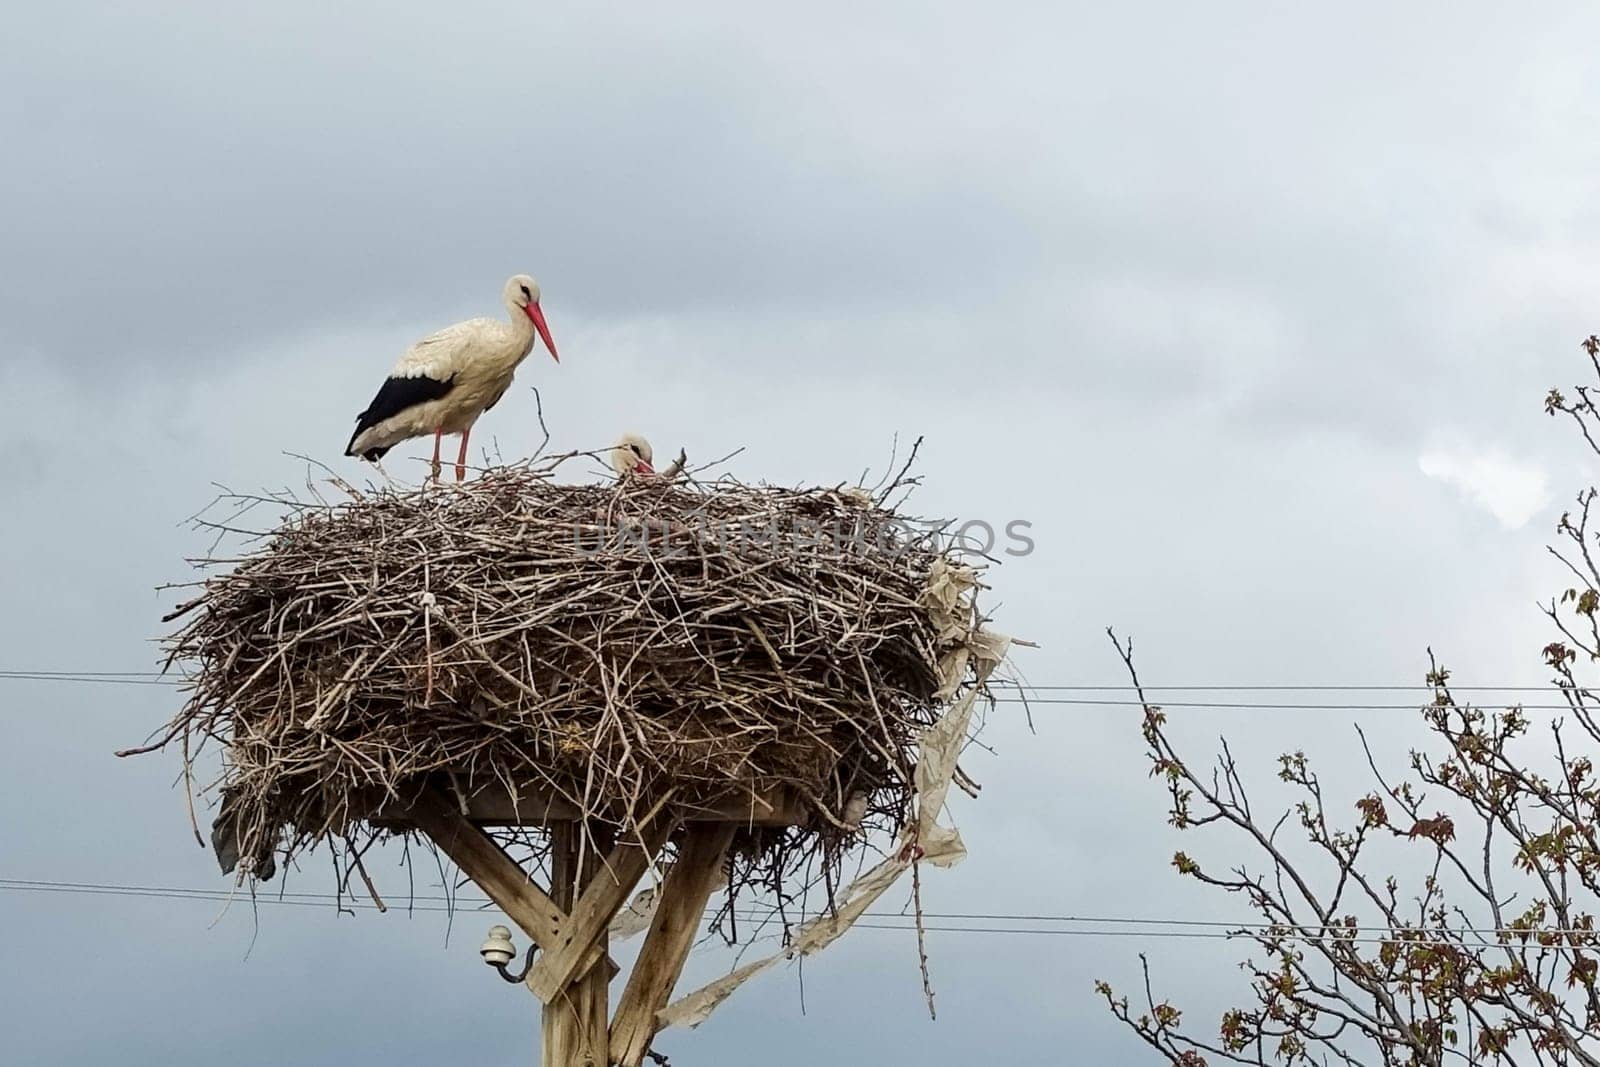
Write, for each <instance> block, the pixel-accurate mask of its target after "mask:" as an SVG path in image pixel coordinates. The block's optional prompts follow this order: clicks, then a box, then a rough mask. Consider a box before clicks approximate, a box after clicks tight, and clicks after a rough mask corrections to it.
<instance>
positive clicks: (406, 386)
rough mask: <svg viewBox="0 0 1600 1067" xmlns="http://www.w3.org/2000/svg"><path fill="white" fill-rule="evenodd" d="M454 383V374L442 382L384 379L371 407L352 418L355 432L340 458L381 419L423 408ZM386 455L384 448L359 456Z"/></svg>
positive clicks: (419, 377)
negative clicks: (422, 406)
mask: <svg viewBox="0 0 1600 1067" xmlns="http://www.w3.org/2000/svg"><path fill="white" fill-rule="evenodd" d="M455 381H456V376H455V375H454V374H452V375H451V376H450V377H448V378H446V379H445V380H444V381H440V380H439V379H437V378H429V377H427V376H426V375H420V374H419V375H417V376H416V377H413V378H386V379H384V382H383V387H382V388H381V389H379V390H378V395H377V396H375V397H373V398H372V403H370V404H368V405H367V410H365V411H363V412H362V413H361V414H359V415H357V416H356V430H355V433H353V434H351V435H350V443H349V444H347V445H345V446H344V454H345V455H347V456H353V455H355V451H354V449H355V445H356V438H358V437H360V436H361V435H362V434H363V433H365V432H366V431H367V430H369V429H371V428H372V427H374V426H376V425H378V423H380V422H382V421H383V420H384V419H388V418H393V417H394V416H396V415H398V414H400V413H401V412H402V411H404V410H406V409H407V408H410V407H415V406H416V405H418V404H425V403H427V402H428V401H429V400H438V399H439V398H440V397H442V396H444V395H445V394H446V393H448V392H450V390H451V389H453V388H455ZM387 451H389V450H388V449H387V448H370V449H368V450H367V451H366V452H364V453H363V454H362V458H364V459H369V460H377V459H380V458H382V456H383V454H384V453H385V452H387Z"/></svg>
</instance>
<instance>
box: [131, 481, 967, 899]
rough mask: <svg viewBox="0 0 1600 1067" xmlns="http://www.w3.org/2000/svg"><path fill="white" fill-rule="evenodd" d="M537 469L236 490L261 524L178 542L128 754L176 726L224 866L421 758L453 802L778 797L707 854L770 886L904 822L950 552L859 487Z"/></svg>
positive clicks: (616, 803) (594, 814)
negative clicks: (208, 542) (778, 820)
mask: <svg viewBox="0 0 1600 1067" xmlns="http://www.w3.org/2000/svg"><path fill="white" fill-rule="evenodd" d="M563 458H570V457H563ZM558 465H559V461H545V462H543V463H538V464H522V465H517V466H510V467H499V468H493V469H490V470H489V471H487V472H485V473H484V474H483V475H482V476H480V477H478V478H476V479H474V480H472V481H469V482H467V483H465V484H462V485H454V486H441V487H428V488H424V489H395V488H382V489H377V490H371V491H365V492H362V491H357V490H354V489H350V488H349V487H347V486H342V485H341V486H340V488H341V489H342V490H343V491H344V493H345V497H344V498H341V499H339V500H336V501H329V500H327V499H324V498H322V497H320V496H318V495H317V494H315V493H314V494H312V496H313V497H315V499H312V500H310V501H307V500H305V499H299V498H272V499H270V500H264V501H263V502H266V503H270V504H275V505H278V506H279V507H280V508H281V509H282V510H280V512H279V517H278V518H276V519H275V520H274V528H273V529H271V530H268V531H262V532H260V533H257V534H255V535H254V537H255V540H254V541H253V542H252V543H251V544H249V545H248V546H247V548H246V550H244V551H241V552H238V553H235V554H233V555H232V556H231V558H219V557H218V554H217V553H216V552H215V551H213V554H212V557H211V558H207V559H204V560H201V561H199V562H198V565H199V566H200V567H201V568H202V569H203V570H204V572H205V573H204V574H203V576H202V577H200V578H199V579H198V580H197V581H196V582H194V583H191V586H190V588H191V589H192V590H193V594H194V595H192V597H191V598H190V599H188V600H187V602H185V603H183V604H181V605H179V606H178V607H177V609H176V610H175V611H173V612H172V613H171V614H170V615H169V616H168V620H169V621H170V620H182V621H181V622H180V624H179V628H178V629H177V630H176V632H174V633H172V634H171V636H170V637H169V638H168V639H167V644H166V651H167V653H168V664H169V666H173V665H176V666H177V667H178V668H179V669H180V670H181V671H182V672H183V674H184V676H185V686H186V691H187V700H186V703H185V704H184V706H183V707H182V709H181V710H180V711H179V712H178V714H177V716H176V717H175V719H174V720H173V721H172V722H171V723H170V724H169V726H168V727H167V729H165V730H164V731H162V733H161V736H160V738H159V740H157V742H156V743H155V744H153V745H150V746H146V747H145V748H144V749H140V750H138V751H149V750H152V749H155V748H158V747H162V746H164V745H167V744H173V743H181V745H182V749H183V755H184V767H185V774H186V781H187V782H188V783H189V784H190V785H191V789H192V791H193V792H194V793H198V794H200V795H202V796H207V795H209V796H210V797H212V798H213V799H214V800H216V801H217V804H218V811H219V814H218V816H217V822H216V825H215V829H214V831H213V835H212V837H213V841H214V842H216V843H217V844H218V846H219V849H222V848H224V847H225V848H226V849H228V850H230V851H233V852H236V854H237V859H238V867H239V869H240V871H241V872H242V873H243V874H245V875H253V876H255V877H258V878H265V877H270V876H271V874H272V871H273V870H274V868H275V867H277V866H279V865H282V864H284V863H286V862H291V861H294V860H296V859H297V858H298V857H299V856H301V855H302V854H303V853H305V852H306V851H307V850H309V849H311V848H313V847H315V846H316V845H318V844H319V843H323V842H331V843H333V844H334V845H335V853H336V856H337V855H343V856H344V857H345V860H344V861H343V862H344V870H346V871H347V870H348V867H349V861H350V860H354V861H355V862H356V863H357V864H359V857H360V853H361V851H363V850H364V849H365V847H366V846H367V845H369V844H370V843H371V842H372V841H373V840H376V839H379V838H381V837H383V836H384V835H385V834H388V833H394V832H404V829H405V827H404V826H403V825H401V826H400V827H398V828H396V826H394V825H393V824H386V823H385V822H384V821H383V819H382V818H381V814H382V813H383V812H384V811H386V810H393V809H394V807H395V806H396V805H399V806H403V805H405V804H407V803H412V802H415V801H416V800H417V798H418V797H419V796H420V795H421V794H422V793H423V791H425V790H434V791H437V790H438V789H439V787H440V784H441V783H445V786H446V788H445V792H446V793H447V794H448V793H453V794H454V795H455V797H456V798H457V799H458V800H459V801H460V802H461V803H462V804H463V806H464V807H465V805H466V804H467V802H468V801H469V800H470V798H471V797H473V796H474V795H475V794H477V793H480V792H483V791H486V790H498V791H501V792H502V793H509V794H510V795H512V796H534V795H537V796H543V797H545V798H550V797H554V798H558V799H559V801H560V802H561V803H563V804H565V805H570V806H571V808H576V809H577V810H578V811H579V812H581V814H582V820H581V822H582V825H583V826H585V827H586V828H587V830H588V832H590V833H593V834H595V835H596V836H597V837H598V836H600V835H605V836H608V837H612V838H618V837H620V836H621V835H629V834H634V833H637V832H638V828H639V827H640V825H641V820H647V819H649V818H651V817H653V816H654V814H655V813H657V812H659V811H660V810H661V809H662V806H663V805H669V806H671V807H672V808H675V809H676V813H677V815H678V817H679V818H681V819H686V820H687V819H693V818H694V817H695V816H696V814H697V813H701V814H702V817H704V813H705V812H710V811H713V810H723V811H725V810H727V808H728V806H729V805H730V804H735V805H737V804H739V803H741V802H743V800H744V798H749V803H750V805H751V810H752V811H755V810H756V805H757V804H760V803H765V802H766V800H767V798H771V797H773V796H777V795H782V796H785V797H788V798H790V799H791V801H792V803H793V805H794V810H795V811H797V812H798V813H799V815H798V817H797V818H795V819H793V820H789V824H788V825H779V826H760V825H754V824H752V825H750V826H748V827H745V828H743V829H741V830H740V832H739V836H738V837H737V838H736V841H735V845H734V851H733V858H732V859H731V860H730V870H729V872H728V873H729V884H730V888H737V887H738V886H740V885H751V886H755V887H758V888H760V889H762V890H766V891H773V892H776V894H777V895H778V897H779V899H780V901H782V900H786V899H792V898H793V893H794V887H793V886H792V883H791V882H790V881H789V880H790V879H791V878H792V877H793V876H794V875H796V874H797V873H799V874H801V875H802V877H803V879H804V883H805V885H806V886H810V885H815V884H817V883H818V882H822V881H825V882H826V884H827V885H828V886H829V887H830V889H831V888H832V887H834V886H836V885H838V884H839V883H838V880H837V875H838V874H839V873H840V872H839V868H840V866H841V865H842V864H843V863H844V862H845V861H846V860H848V859H849V858H850V857H851V856H852V855H853V854H857V855H863V856H864V855H865V852H866V850H867V847H868V846H869V845H870V844H871V843H872V842H874V841H876V842H878V843H879V845H880V847H882V845H883V844H885V843H886V842H887V840H889V839H891V838H892V836H893V835H895V834H898V833H899V832H900V831H901V830H902V828H903V827H905V825H906V824H907V821H908V819H910V818H911V817H912V814H913V812H912V807H913V797H914V794H915V789H916V784H915V769H916V765H917V759H918V739H919V735H920V733H921V732H922V731H923V730H924V729H926V728H927V727H929V726H930V725H931V724H933V723H934V722H935V720H936V719H937V718H938V717H939V715H940V714H941V712H942V710H943V709H944V708H946V707H948V706H949V705H950V704H951V702H952V701H954V700H956V699H958V698H960V697H962V696H964V695H966V694H968V693H969V692H970V691H971V690H972V688H973V687H981V686H982V685H983V676H984V675H986V674H987V669H986V668H980V666H979V665H978V663H977V661H975V660H972V659H970V658H969V657H968V656H966V655H963V654H962V652H963V649H964V648H966V647H968V646H969V645H970V643H971V641H972V639H973V638H974V636H975V635H981V632H982V627H983V623H984V619H983V618H982V617H981V615H980V613H979V609H978V608H977V606H976V604H975V597H976V590H977V589H978V588H981V587H979V586H976V585H974V584H973V583H974V581H975V577H974V572H973V571H971V570H970V569H968V568H965V567H962V566H961V565H960V564H959V562H958V561H957V560H955V559H954V553H953V551H952V550H951V549H950V548H949V547H948V546H947V545H944V544H943V543H942V541H941V539H940V538H939V537H938V536H937V534H936V533H934V534H930V533H929V532H928V531H926V530H923V531H922V532H920V533H919V532H917V530H916V529H914V528H913V527H912V525H911V524H910V523H909V522H908V520H906V519H904V518H903V517H902V516H901V515H899V514H898V513H897V511H896V509H895V508H894V507H893V506H891V505H889V504H888V503H887V502H886V500H885V497H886V496H887V495H888V494H887V492H884V493H879V494H876V495H874V494H870V493H867V492H865V491H863V490H860V489H856V488H843V487H840V488H824V489H781V488H772V487H766V486H761V487H757V486H750V485H745V484H741V483H739V482H737V481H734V480H731V479H729V478H723V479H720V480H718V481H716V482H713V483H693V482H691V483H688V484H681V483H680V484H673V483H667V482H663V481H661V480H660V479H644V478H634V477H629V478H625V479H623V480H622V481H620V482H617V483H610V484H578V485H574V484H561V483H560V482H558V481H557V480H556V479H555V478H554V477H553V474H554V472H555V469H556V467H557V466H558ZM248 502H249V501H248V500H247V501H246V503H248ZM224 525H228V526H229V528H230V529H231V530H232V531H233V532H235V533H239V532H244V531H240V530H238V528H237V525H235V524H229V523H225V524H224ZM952 573H962V574H965V575H966V576H967V579H966V584H961V585H957V586H956V587H954V588H956V589H957V591H958V593H959V595H955V596H951V595H949V588H946V589H945V591H944V594H943V595H941V593H940V592H939V590H937V589H935V588H934V585H935V584H937V583H935V582H934V578H935V577H936V576H938V575H941V574H943V575H946V576H948V575H949V574H952ZM218 746H220V749H221V761H220V773H216V772H215V770H214V769H215V768H216V767H217V766H219V764H218V763H217V762H215V761H214V760H212V761H211V762H209V763H207V762H205V761H202V755H203V754H204V753H207V752H214V751H215V750H216V748H217V747H218ZM200 766H210V767H212V768H213V770H212V771H208V772H206V775H205V778H206V780H197V778H196V776H197V775H198V774H199V772H198V771H197V769H196V768H198V767H200ZM958 784H962V785H963V786H964V787H966V788H968V789H969V791H975V790H976V786H975V785H973V784H972V783H970V781H968V780H966V779H965V776H964V775H962V776H960V777H958ZM546 802H547V803H548V799H547V801H546ZM196 829H197V832H198V826H197V827H196ZM508 832H510V833H515V834H516V835H518V840H520V841H521V842H522V843H524V844H526V845H528V846H530V847H533V848H535V849H537V847H538V846H539V842H540V839H541V832H540V831H539V830H538V829H537V828H536V827H533V828H529V827H523V828H521V829H518V830H516V831H508ZM224 842H226V845H224ZM509 843H510V842H508V844H509ZM232 858H233V857H229V859H232ZM340 862H341V861H339V860H337V859H336V866H337V865H339V863H340ZM225 865H227V864H226V863H225ZM362 873H363V874H365V871H363V872H362ZM344 877H348V874H345V875H344ZM730 900H731V895H730Z"/></svg>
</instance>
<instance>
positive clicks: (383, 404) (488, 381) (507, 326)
mask: <svg viewBox="0 0 1600 1067" xmlns="http://www.w3.org/2000/svg"><path fill="white" fill-rule="evenodd" d="M502 296H503V298H504V299H505V303H506V307H507V308H508V309H509V310H510V312H511V321H510V322H509V323H506V322H501V321H500V320H499V319H468V320H467V321H466V322H458V323H456V324H455V325H454V326H447V327H445V328H444V329H442V330H440V331H439V332H438V333H436V334H432V335H430V336H428V337H424V338H423V339H422V340H420V341H418V342H417V343H416V344H414V345H412V346H411V347H410V348H409V349H408V350H407V351H406V354H405V355H403V356H401V357H400V361H399V362H398V363H396V364H395V365H394V369H393V370H392V371H390V372H389V377H388V378H387V379H386V380H385V381H384V383H383V387H382V388H380V389H379V390H378V395H377V396H375V397H373V398H372V403H370V404H368V405H367V410H365V411H363V412H362V413H361V414H360V415H358V416H356V431H355V433H354V434H352V435H351V437H350V443H349V444H348V445H346V446H345V450H344V454H345V455H347V456H361V457H362V458H363V459H368V460H371V461H372V462H374V463H376V462H377V461H378V460H379V459H380V458H382V456H383V454H384V453H385V452H387V451H389V449H391V448H393V447H394V446H395V445H397V444H399V443H400V442H402V441H407V440H410V439H411V438H413V437H424V436H426V435H428V434H430V433H431V434H433V477H434V479H435V480H437V479H438V477H439V442H440V439H441V438H442V437H443V436H444V435H445V434H447V433H458V434H460V435H461V452H460V455H458V456H457V458H456V481H458V482H459V481H461V480H462V479H463V478H465V477H466V464H467V439H468V437H469V436H470V435H471V433H472V426H473V424H474V423H476V422H477V421H478V416H480V415H482V414H483V413H484V412H485V411H488V410H489V409H490V408H492V407H494V406H495V404H496V403H497V402H499V400H500V398H501V397H502V396H504V395H505V392H506V390H507V389H509V388H510V387H511V378H512V376H513V375H514V374H515V373H516V370H517V366H518V365H519V364H520V363H521V362H522V361H523V360H524V359H526V358H527V356H528V353H529V352H532V351H533V340H534V335H535V333H536V332H537V334H538V337H539V338H540V339H541V340H542V341H544V346H545V347H546V348H548V349H549V350H550V358H552V359H554V360H555V361H556V362H557V363H559V362H561V357H560V356H558V355H556V346H555V342H554V341H552V340H551V339H550V328H549V327H548V326H547V325H545V321H544V312H543V311H541V310H540V309H539V285H538V283H537V282H535V281H534V280H533V279H532V278H530V277H528V276H527V275H526V274H518V275H517V276H516V277H514V278H512V279H511V280H510V281H508V282H506V287H505V291H504V292H503V293H502Z"/></svg>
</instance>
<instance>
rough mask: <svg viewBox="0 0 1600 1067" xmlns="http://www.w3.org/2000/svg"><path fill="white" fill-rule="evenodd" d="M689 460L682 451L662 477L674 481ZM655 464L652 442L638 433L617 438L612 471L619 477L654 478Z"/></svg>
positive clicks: (613, 449) (612, 459)
mask: <svg viewBox="0 0 1600 1067" xmlns="http://www.w3.org/2000/svg"><path fill="white" fill-rule="evenodd" d="M688 459H689V457H688V456H687V455H685V454H684V453H683V451H681V450H680V451H679V452H678V458H677V459H675V460H673V461H672V464H671V466H669V467H667V469H666V470H664V471H661V472H660V477H662V478H664V479H666V480H667V481H669V482H670V481H672V479H674V478H676V477H677V476H678V475H679V474H680V473H681V472H682V471H683V465H684V463H686V462H688ZM654 463H655V451H654V450H653V449H652V448H651V447H650V442H649V441H646V440H645V439H644V438H643V437H641V436H639V435H638V434H636V433H625V434H623V435H622V436H621V437H619V438H617V443H616V444H614V445H612V446H611V469H612V470H614V471H616V472H617V475H618V476H619V477H623V478H626V477H628V476H629V475H640V476H643V477H654V476H656V469H655V467H654V465H653V464H654Z"/></svg>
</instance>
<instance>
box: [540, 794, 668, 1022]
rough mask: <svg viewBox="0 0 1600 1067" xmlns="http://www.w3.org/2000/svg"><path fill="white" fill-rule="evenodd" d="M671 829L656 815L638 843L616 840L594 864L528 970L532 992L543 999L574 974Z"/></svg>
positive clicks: (547, 997) (624, 902)
mask: <svg viewBox="0 0 1600 1067" xmlns="http://www.w3.org/2000/svg"><path fill="white" fill-rule="evenodd" d="M674 829H676V823H675V822H673V820H671V819H669V818H668V817H667V816H665V815H658V816H657V817H656V820H655V822H654V823H653V824H652V825H651V826H650V828H649V829H648V830H646V831H645V833H644V835H643V836H644V841H643V843H642V844H641V843H640V842H639V841H638V840H633V841H619V842H618V843H617V845H616V847H615V848H613V849H612V850H611V854H610V855H609V856H607V857H606V858H605V861H604V862H603V863H601V864H599V866H598V867H597V868H596V869H595V871H594V872H593V874H592V876H591V877H590V879H589V884H588V885H587V886H585V887H584V890H583V894H582V895H581V896H580V897H579V898H578V902H577V903H576V904H574V905H573V906H572V909H571V911H570V912H569V914H568V916H567V921H566V922H565V923H564V924H563V925H562V927H561V936H560V938H559V940H558V942H557V943H556V944H555V945H554V946H546V947H545V951H544V954H543V955H542V956H541V957H540V958H539V962H538V963H536V964H535V965H534V968H533V970H532V972H530V973H529V975H528V988H529V989H531V990H533V994H534V996H536V997H538V998H539V999H540V1000H542V1001H545V1002H547V1003H548V1002H549V1001H550V1000H552V999H554V998H555V996H556V995H557V994H559V993H560V992H561V990H563V989H565V988H566V987H567V985H568V984H570V983H571V982H572V980H573V979H574V978H576V977H577V976H578V974H579V967H580V965H581V964H582V963H583V962H584V960H585V959H587V958H588V957H589V956H590V954H591V953H590V949H591V948H592V947H593V946H594V944H595V943H596V942H598V941H599V940H600V939H601V938H602V937H603V936H604V935H605V933H606V930H607V929H608V928H609V927H610V925H611V920H612V919H614V918H615V917H616V914H617V912H618V911H620V910H621V909H622V906H623V905H624V904H626V903H627V902H628V898H629V897H631V896H632V895H633V888H634V886H635V885H637V884H638V882H639V879H640V878H641V877H643V876H644V872H645V871H646V870H648V869H649V866H650V861H651V860H652V859H653V858H654V857H655V856H656V855H658V854H659V853H660V852H661V850H662V848H664V847H665V846H666V843H667V838H668V837H670V836H672V832H673V830H674Z"/></svg>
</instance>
